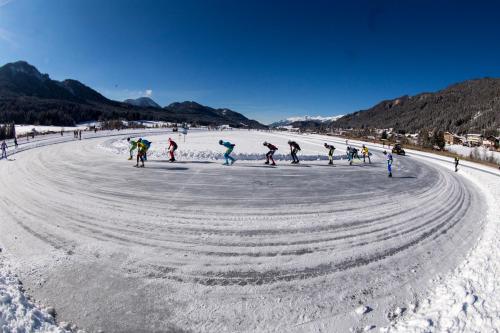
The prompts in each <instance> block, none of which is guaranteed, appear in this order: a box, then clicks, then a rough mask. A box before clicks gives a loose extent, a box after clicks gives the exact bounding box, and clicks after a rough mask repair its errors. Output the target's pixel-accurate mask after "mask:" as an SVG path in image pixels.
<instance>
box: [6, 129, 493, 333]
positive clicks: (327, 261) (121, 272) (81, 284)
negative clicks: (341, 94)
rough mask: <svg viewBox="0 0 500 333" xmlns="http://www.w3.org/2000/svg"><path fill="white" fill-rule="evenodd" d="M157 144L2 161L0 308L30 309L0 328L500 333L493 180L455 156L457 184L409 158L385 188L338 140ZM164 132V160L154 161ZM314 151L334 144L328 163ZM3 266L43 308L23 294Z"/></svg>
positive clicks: (254, 135)
mask: <svg viewBox="0 0 500 333" xmlns="http://www.w3.org/2000/svg"><path fill="white" fill-rule="evenodd" d="M134 133H135V134H134ZM155 133H156V134H153V133H151V132H149V133H146V134H144V133H142V134H139V133H137V132H133V133H132V132H131V133H130V134H121V135H116V136H114V137H103V138H94V139H91V140H82V141H69V142H66V143H64V144H58V145H48V146H45V147H40V148H37V149H33V150H27V151H24V152H21V153H19V154H16V155H14V158H13V160H12V162H3V161H2V163H0V173H1V174H4V175H9V177H2V178H0V188H1V189H2V190H1V192H0V199H1V200H0V247H2V249H3V251H2V252H1V253H0V255H1V256H0V260H1V261H2V265H3V266H2V270H0V276H1V277H2V278H3V277H4V276H6V277H7V279H3V280H2V279H0V303H1V304H0V309H1V311H2V315H3V314H4V313H9V311H10V313H12V311H13V310H12V309H13V307H16V306H17V305H19V304H21V305H19V306H20V308H21V309H27V310H22V311H25V312H21V314H20V315H16V316H17V317H16V316H11V317H9V318H10V319H9V318H7V319H5V318H4V317H2V319H1V320H3V321H4V322H3V323H2V322H1V321H0V323H1V324H3V325H11V326H5V327H14V326H12V325H14V324H13V322H14V321H13V320H17V319H13V318H18V317H19V318H21V319H19V320H25V321H23V322H21V324H19V325H20V327H29V325H34V326H33V327H38V328H40V330H41V331H43V330H45V331H47V330H50V329H55V326H53V325H54V319H53V318H52V317H53V316H52V315H53V314H57V315H56V318H57V320H58V321H59V322H71V323H76V324H77V325H78V326H79V327H81V328H83V329H86V330H87V331H90V332H94V331H98V330H100V329H102V330H104V331H105V332H123V331H134V332H152V331H158V332H160V331H162V332H163V331H172V332H276V331H278V332H348V331H353V332H356V331H382V332H383V331H390V332H392V331H400V332H407V331H415V332H426V331H430V332H434V331H435V332H440V331H446V330H445V328H451V330H450V331H452V332H454V331H464V332H473V331H477V332H479V331H482V328H485V330H484V331H493V329H494V328H495V327H497V328H498V313H499V312H498V311H499V309H500V304H499V301H498V300H499V298H500V297H499V295H498V292H497V291H496V289H495V284H494V283H493V282H491V279H494V275H495V271H496V270H497V268H498V265H499V262H500V260H498V259H499V258H498V254H495V253H499V252H500V251H498V247H499V241H498V239H499V234H500V228H499V226H498V225H499V224H498V223H500V221H498V206H497V205H496V204H495V203H497V202H498V201H497V200H498V198H499V196H500V194H499V193H498V188H499V187H500V186H498V185H500V184H499V179H500V178H499V177H498V175H497V174H498V173H497V172H495V171H491V173H484V172H482V171H481V170H482V169H481V170H476V169H472V168H468V166H467V165H466V164H467V163H464V167H463V170H460V172H459V173H457V174H456V173H453V172H451V171H450V170H451V164H450V163H449V162H448V161H446V160H444V159H442V158H435V157H433V156H432V155H425V154H417V153H413V152H409V154H408V155H409V156H406V157H395V159H396V160H395V166H394V174H395V177H394V178H393V179H388V178H387V175H386V170H385V163H384V157H383V155H381V154H380V149H379V148H378V147H376V146H373V145H369V147H370V148H371V151H372V152H373V153H374V155H373V156H372V157H373V158H372V162H373V163H372V164H368V163H366V164H364V163H363V162H362V161H356V163H355V165H353V166H349V165H348V164H347V161H346V160H345V158H344V156H343V154H344V153H345V142H344V140H340V139H335V138H325V137H321V136H318V135H310V136H300V135H293V136H291V137H289V136H288V135H287V134H286V133H285V134H283V133H268V132H248V131H224V132H202V131H193V132H190V133H189V134H188V136H187V138H186V143H184V139H183V138H182V137H181V138H179V137H178V136H177V134H176V135H175V136H172V135H173V134H172V133H170V134H159V133H163V132H159V133H158V132H155ZM86 134H87V133H86ZM88 135H90V134H88ZM127 136H135V137H138V136H142V137H145V138H147V139H148V140H150V141H152V142H153V146H152V148H151V151H150V155H149V162H147V164H146V168H144V169H136V168H133V167H132V165H133V163H132V162H133V161H127V156H128V149H127V144H126V141H125V138H126V137H127ZM169 136H172V138H174V139H175V140H176V141H177V142H178V144H179V146H180V147H179V150H178V155H177V158H178V160H179V162H178V163H174V164H171V163H168V162H166V159H167V156H166V151H165V150H166V145H167V139H168V137H169ZM289 138H293V139H294V140H296V141H297V142H298V143H299V144H300V145H301V147H302V152H301V154H300V155H299V158H301V159H302V160H303V162H302V163H301V164H300V165H298V166H292V165H290V164H289V162H288V161H287V157H286V156H285V154H286V153H287V148H286V146H287V145H286V141H287V140H288V139H289ZM219 139H224V140H229V141H231V142H233V143H235V144H236V147H235V151H234V153H235V157H236V158H238V161H237V162H236V164H235V165H234V166H231V167H224V166H221V165H220V163H221V162H222V161H221V158H222V153H223V151H224V149H223V147H221V146H219V145H218V143H217V142H218V140H219ZM54 140H55V139H54ZM57 140H62V139H57ZM264 140H266V141H269V142H271V143H273V144H276V145H277V146H278V147H279V148H280V149H279V151H278V154H280V156H278V157H279V161H278V167H277V168H272V167H267V166H264V165H263V164H262V162H263V160H262V156H263V155H264V154H265V152H266V150H265V149H264V147H263V146H262V142H263V141H264ZM325 141H327V142H333V143H334V145H335V146H336V147H337V150H336V160H335V164H336V166H335V167H329V166H327V165H326V161H325V157H324V156H325V149H324V148H323V147H322V145H323V143H324V142H325ZM259 159H260V160H259ZM470 165H471V166H474V165H473V164H470ZM484 230H486V231H487V232H485V231H484ZM479 239H480V241H479V242H478V240H479ZM495 250H497V251H495ZM7 265H8V267H9V268H8V270H7V269H4V267H7ZM8 272H15V273H16V274H17V275H18V276H19V278H20V280H21V281H22V282H23V286H24V288H25V289H26V293H27V294H29V295H32V296H33V297H34V299H36V300H37V302H39V303H40V304H44V306H42V308H44V310H40V309H38V308H37V306H35V305H34V303H32V302H27V303H25V302H21V301H19V297H24V296H22V295H24V294H23V293H20V295H21V296H16V294H15V288H16V286H19V285H18V284H17V283H18V282H17V281H16V278H15V277H14V276H13V275H12V273H8ZM3 286H6V287H5V288H6V289H2V288H3ZM9 288H10V289H9ZM5 290H7V291H5ZM17 290H18V291H19V288H18V289H17ZM2 295H14V296H9V297H4V298H2ZM2 306H3V307H2ZM47 306H52V307H54V309H55V310H52V309H50V310H47V309H46V308H45V307H47ZM29 311H32V312H29ZM495 311H496V312H495ZM23 313H26V314H27V316H28V317H23ZM28 313H34V315H31V317H29V316H30V315H29V314H28ZM49 313H51V314H52V315H49ZM33 316H36V318H40V319H36V320H35V319H33ZM22 318H25V319H22ZM26 318H27V319H26ZM30 318H31V319H30ZM478 318H479V319H478ZM33 323H34V324H33ZM44 325H45V326H44ZM0 327H2V326H1V325H0ZM47 327H50V328H47ZM69 327H70V325H65V329H67V328H69ZM7 331H8V330H7ZM28 331H30V329H28Z"/></svg>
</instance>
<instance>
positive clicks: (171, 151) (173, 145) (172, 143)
mask: <svg viewBox="0 0 500 333" xmlns="http://www.w3.org/2000/svg"><path fill="white" fill-rule="evenodd" d="M168 143H169V146H168V152H169V154H170V160H169V161H170V162H175V156H174V153H175V151H176V150H177V143H175V141H174V140H172V138H168Z"/></svg>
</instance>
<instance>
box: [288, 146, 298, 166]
mask: <svg viewBox="0 0 500 333" xmlns="http://www.w3.org/2000/svg"><path fill="white" fill-rule="evenodd" d="M288 145H289V146H290V155H292V159H293V161H292V164H297V163H299V158H298V157H297V153H298V152H299V151H300V146H299V145H298V144H297V142H295V141H292V140H289V141H288Z"/></svg>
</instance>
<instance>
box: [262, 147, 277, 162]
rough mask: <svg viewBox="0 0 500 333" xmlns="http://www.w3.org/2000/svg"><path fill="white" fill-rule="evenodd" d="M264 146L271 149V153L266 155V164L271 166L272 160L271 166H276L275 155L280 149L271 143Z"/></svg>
mask: <svg viewBox="0 0 500 333" xmlns="http://www.w3.org/2000/svg"><path fill="white" fill-rule="evenodd" d="M264 146H266V147H267V148H269V152H268V153H267V154H266V163H265V164H269V160H271V162H273V163H272V164H271V165H276V163H275V162H274V159H273V155H274V153H275V152H276V150H278V147H276V146H275V145H273V144H270V143H269V142H264Z"/></svg>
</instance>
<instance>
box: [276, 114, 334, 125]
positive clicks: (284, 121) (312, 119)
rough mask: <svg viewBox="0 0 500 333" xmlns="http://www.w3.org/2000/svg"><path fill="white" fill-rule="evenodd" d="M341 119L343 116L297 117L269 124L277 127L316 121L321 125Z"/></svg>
mask: <svg viewBox="0 0 500 333" xmlns="http://www.w3.org/2000/svg"><path fill="white" fill-rule="evenodd" d="M341 117H343V115H338V116H331V117H323V116H298V117H289V118H287V119H283V120H279V121H277V122H274V123H272V124H270V125H269V126H271V127H277V126H286V125H290V124H291V123H294V122H296V121H317V122H321V123H326V122H329V121H336V120H337V119H339V118H341Z"/></svg>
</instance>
